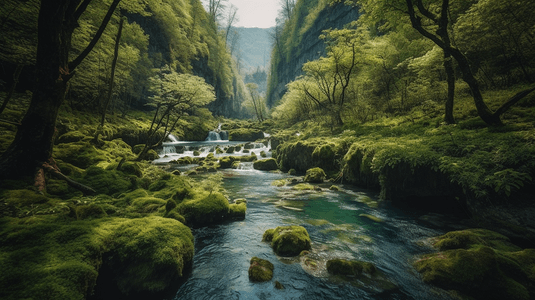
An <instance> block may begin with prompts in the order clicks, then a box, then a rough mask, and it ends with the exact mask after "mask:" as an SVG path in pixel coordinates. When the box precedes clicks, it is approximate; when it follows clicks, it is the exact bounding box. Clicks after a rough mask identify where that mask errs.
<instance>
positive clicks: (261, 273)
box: [249, 257, 274, 282]
mask: <svg viewBox="0 0 535 300" xmlns="http://www.w3.org/2000/svg"><path fill="white" fill-rule="evenodd" d="M273 269H274V266H273V264H272V263H271V262H270V261H268V260H265V259H261V258H258V257H253V258H251V262H250V266H249V280H251V281H253V282H265V281H270V280H271V279H272V278H273Z"/></svg>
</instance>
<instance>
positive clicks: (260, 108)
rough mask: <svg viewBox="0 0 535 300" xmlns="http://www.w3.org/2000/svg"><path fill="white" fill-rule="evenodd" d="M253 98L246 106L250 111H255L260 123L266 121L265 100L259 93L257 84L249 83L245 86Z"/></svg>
mask: <svg viewBox="0 0 535 300" xmlns="http://www.w3.org/2000/svg"><path fill="white" fill-rule="evenodd" d="M245 86H246V87H247V90H248V91H249V95H250V96H251V101H250V102H245V105H246V106H248V107H249V110H253V111H254V114H256V118H257V119H258V122H263V121H264V115H265V111H266V104H265V101H264V98H263V97H262V96H261V95H260V93H259V92H258V85H257V84H256V83H252V82H250V83H248V84H246V85H245Z"/></svg>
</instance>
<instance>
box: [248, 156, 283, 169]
mask: <svg viewBox="0 0 535 300" xmlns="http://www.w3.org/2000/svg"><path fill="white" fill-rule="evenodd" d="M253 168H255V170H261V171H274V170H277V169H279V166H278V165H277V161H276V160H275V159H274V158H268V159H261V160H257V161H255V162H254V164H253Z"/></svg>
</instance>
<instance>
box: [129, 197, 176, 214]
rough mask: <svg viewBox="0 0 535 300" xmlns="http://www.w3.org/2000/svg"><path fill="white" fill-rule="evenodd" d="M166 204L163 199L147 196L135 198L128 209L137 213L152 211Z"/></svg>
mask: <svg viewBox="0 0 535 300" xmlns="http://www.w3.org/2000/svg"><path fill="white" fill-rule="evenodd" d="M166 204H167V202H166V201H165V200H163V199H160V198H155V197H151V196H148V197H142V198H137V199H135V200H134V201H133V202H132V205H131V207H130V209H131V210H133V211H136V212H139V213H153V212H155V211H157V210H158V209H159V208H160V207H163V206H165V205H166Z"/></svg>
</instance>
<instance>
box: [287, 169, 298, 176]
mask: <svg viewBox="0 0 535 300" xmlns="http://www.w3.org/2000/svg"><path fill="white" fill-rule="evenodd" d="M296 174H297V171H296V170H295V169H290V170H288V175H296Z"/></svg>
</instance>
